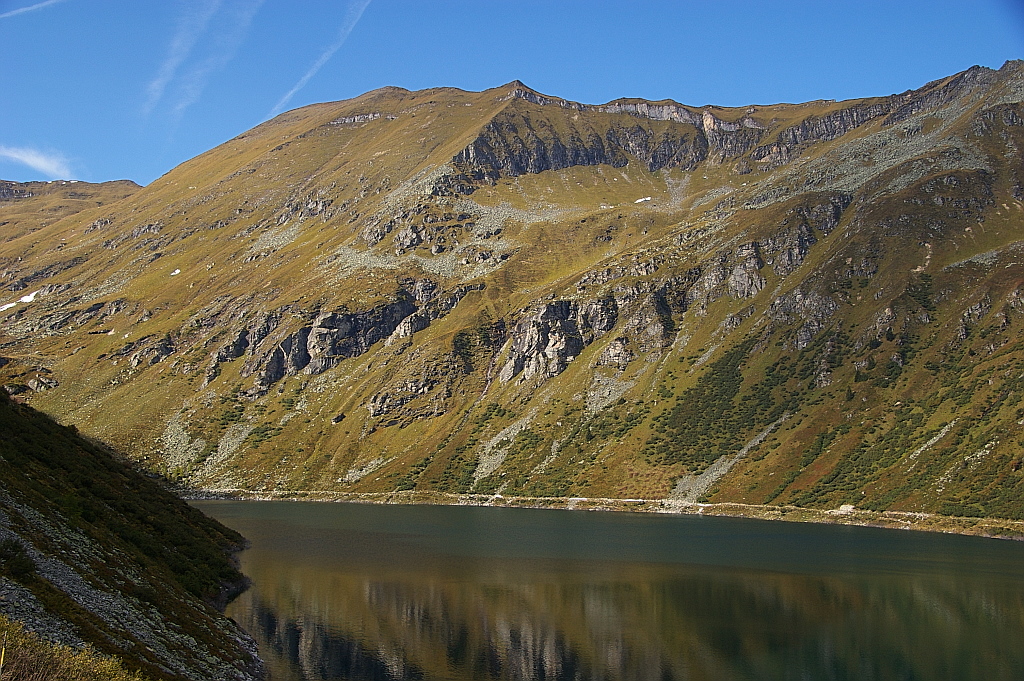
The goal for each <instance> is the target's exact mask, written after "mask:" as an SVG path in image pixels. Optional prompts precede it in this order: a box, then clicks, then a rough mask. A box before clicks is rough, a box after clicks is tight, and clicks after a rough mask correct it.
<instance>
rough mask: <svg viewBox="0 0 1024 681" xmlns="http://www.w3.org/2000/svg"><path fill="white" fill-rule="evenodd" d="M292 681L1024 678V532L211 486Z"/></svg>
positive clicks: (254, 617)
mask: <svg viewBox="0 0 1024 681" xmlns="http://www.w3.org/2000/svg"><path fill="white" fill-rule="evenodd" d="M194 504H195V505H196V506H197V507H198V508H200V509H202V510H203V511H204V512H206V513H207V514H209V515H211V516H213V517H214V518H216V519H218V520H220V521H221V522H223V523H224V524H226V525H228V526H230V527H232V528H234V529H236V530H238V531H239V532H241V533H242V534H243V535H245V536H246V537H247V538H248V539H249V540H250V541H251V543H252V545H251V548H249V549H247V550H246V551H244V552H242V553H241V554H240V556H239V559H240V561H241V567H242V571H243V572H244V573H245V574H246V575H248V576H249V577H250V578H251V579H252V587H251V588H250V589H249V590H248V591H246V592H245V593H243V594H242V595H241V596H239V597H238V598H237V599H236V600H235V601H233V602H232V603H231V604H230V605H229V606H228V609H227V614H228V615H229V616H230V617H232V618H233V619H235V620H236V621H237V622H238V623H239V624H241V625H242V627H243V628H245V629H246V630H247V631H248V632H249V633H250V634H251V635H252V636H253V637H254V638H255V639H256V641H257V643H258V644H259V649H260V655H261V656H262V657H263V659H264V660H266V662H267V665H268V668H269V670H270V673H271V679H273V681H292V680H299V679H302V680H309V681H319V680H321V679H324V680H326V679H355V680H374V681H376V680H378V679H379V680H384V679H474V680H475V679H522V680H533V679H537V680H541V679H543V680H555V679H557V680H561V679H609V680H612V679H630V680H632V679H645V680H646V679H650V680H651V681H656V680H657V681H661V680H667V679H679V680H693V681H703V680H715V681H721V680H731V679H737V680H739V679H743V680H746V679H765V680H769V679H770V680H776V679H786V680H789V679H792V680H793V681H797V680H800V681H803V680H814V681H817V680H819V679H825V680H833V679H835V680H845V679H849V680H854V679H856V680H859V681H860V680H876V679H877V680H888V679H894V680H895V679H899V680H915V681H916V680H932V679H949V680H951V681H952V680H956V681H969V680H972V679H978V680H981V679H984V680H986V681H996V680H999V679H1006V680H1008V681H1009V680H1019V679H1024V542H1013V541H1001V540H994V539H984V538H977V537H964V536H957V535H942V534H933V533H924V532H909V531H898V530H885V529H875V528H864V527H849V526H840V525H815V524H803V523H785V522H769V521H760V520H745V519H736V518H715V517H704V516H678V515H652V514H639V513H638V514H631V513H595V512H582V511H557V510H534V509H514V508H488V507H460V506H389V505H371V504H351V503H317V502H286V501H276V502H260V501H202V502H194Z"/></svg>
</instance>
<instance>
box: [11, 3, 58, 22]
mask: <svg viewBox="0 0 1024 681" xmlns="http://www.w3.org/2000/svg"><path fill="white" fill-rule="evenodd" d="M58 2H64V0H46V2H37V3H36V4H34V5H29V6H28V7H22V8H20V9H12V10H11V11H10V12H4V13H3V14H0V19H6V18H7V17H13V16H17V15H19V14H24V13H25V12H34V11H36V10H37V9H42V8H44V7H49V6H50V5H56V4H57V3H58Z"/></svg>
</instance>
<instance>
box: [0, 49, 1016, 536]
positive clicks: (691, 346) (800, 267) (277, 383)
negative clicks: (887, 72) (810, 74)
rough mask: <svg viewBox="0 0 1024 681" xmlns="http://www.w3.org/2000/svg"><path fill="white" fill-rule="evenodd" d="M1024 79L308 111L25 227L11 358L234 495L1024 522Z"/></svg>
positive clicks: (56, 406)
mask: <svg viewBox="0 0 1024 681" xmlns="http://www.w3.org/2000/svg"><path fill="white" fill-rule="evenodd" d="M1022 85H1024V74H1022V67H1021V64H1020V63H1018V62H1010V63H1008V64H1007V65H1006V66H1004V67H1003V69H1001V70H1000V71H991V70H988V69H983V68H974V69H971V70H969V71H966V72H964V73H962V74H958V75H956V76H952V77H950V78H947V79H944V80H941V81H936V82H935V83H930V84H928V85H926V86H924V87H922V88H921V89H919V90H915V91H911V92H908V93H904V94H901V95H893V96H890V97H879V98H874V99H868V100H855V101H847V102H826V101H819V102H811V103H807V104H796V105H778V106H756V107H743V108H737V109H722V108H716V107H704V108H696V107H686V106H682V105H679V104H675V103H673V102H657V103H652V102H642V101H639V100H619V101H616V102H611V103H609V104H605V105H599V106H589V105H581V104H577V103H574V102H568V101H564V100H560V99H557V98H552V97H548V96H545V95H540V94H538V93H536V92H534V91H532V90H530V89H529V88H527V87H526V86H524V85H522V84H521V83H517V82H516V83H510V84H509V85H506V86H503V87H501V88H495V89H493V90H488V91H485V92H481V93H468V92H463V91H459V90H452V89H437V90H426V91H420V92H408V91H405V90H400V89H397V88H388V89H383V90H377V91H374V92H371V93H367V94H366V95H363V96H362V97H359V98H356V99H353V100H348V101H345V102H337V103H332V104H321V105H316V106H312V107H307V108H304V109H299V110H296V111H293V112H289V113H287V114H284V115H282V116H280V117H278V118H276V119H274V120H272V121H269V122H267V123H265V124H263V125H261V126H259V127H257V128H255V129H253V130H252V131H250V132H248V133H246V134H244V135H241V136H239V137H238V138H235V139H234V140H231V141H229V142H228V143H226V144H224V145H222V146H221V147H218V148H216V149H214V150H212V151H210V152H208V153H207V154H204V155H202V156H200V157H197V158H196V159H193V160H192V161H189V162H188V163H185V164H183V165H182V166H180V167H178V168H176V169H175V170H173V171H172V172H170V173H168V174H167V175H166V176H164V177H163V178H161V179H160V180H158V181H157V182H154V183H153V184H152V185H150V186H148V187H146V188H144V189H142V190H139V191H138V192H136V193H135V194H133V195H131V196H128V197H126V198H124V199H122V200H121V201H119V202H117V203H114V204H110V205H108V206H104V207H103V209H104V210H103V211H102V212H103V214H102V215H95V216H94V215H92V214H90V215H89V216H88V218H84V217H77V218H76V216H70V217H67V218H64V219H63V220H61V221H59V222H56V223H53V224H49V225H46V226H43V227H41V228H40V229H38V230H37V231H36V232H34V233H33V234H31V235H29V236H23V237H21V238H14V239H11V240H9V241H8V242H6V243H4V244H3V245H2V246H0V258H2V265H3V268H4V270H5V271H6V275H5V276H6V277H7V281H11V282H13V281H15V280H18V279H25V278H26V277H29V278H31V277H33V276H35V275H34V273H39V272H42V273H43V274H47V273H49V272H51V271H53V272H55V273H54V274H53V275H50V276H38V277H37V278H35V279H33V281H38V285H37V287H36V288H30V289H29V290H28V291H17V292H15V291H11V292H10V294H9V300H4V301H0V305H2V304H5V303H11V302H16V301H17V300H19V299H20V298H21V297H22V296H25V295H26V294H30V293H32V292H34V291H38V293H37V295H36V296H35V297H34V298H32V301H31V302H28V303H18V304H17V305H16V306H15V307H12V308H9V309H8V310H6V311H5V312H4V313H2V314H3V315H4V316H3V317H2V318H0V323H2V324H3V329H4V332H5V333H6V334H7V336H6V338H4V341H3V342H4V343H5V345H4V346H3V349H2V350H0V353H2V354H3V355H4V356H5V357H7V358H10V360H11V361H10V362H9V363H8V364H7V365H6V366H5V367H4V368H3V369H2V370H3V371H5V372H6V376H7V378H6V379H5V382H6V383H8V384H9V385H10V386H11V389H12V390H14V391H18V390H24V392H22V395H23V396H24V397H25V398H27V399H30V400H31V401H32V402H33V403H35V404H37V405H38V406H40V407H41V408H44V409H46V410H48V411H50V412H53V413H55V414H57V415H59V416H60V418H62V419H65V420H67V421H71V422H74V423H76V424H78V426H79V427H80V428H81V429H82V430H83V431H86V432H89V433H90V434H92V435H95V436H98V437H101V438H104V439H106V440H108V441H110V442H112V443H114V444H115V445H116V446H118V447H121V448H123V449H124V450H126V451H128V452H130V453H131V454H132V455H133V456H135V457H137V458H138V459H140V460H142V461H144V462H145V463H146V465H148V466H151V467H152V468H154V469H155V470H158V471H160V472H163V473H166V474H167V475H170V476H172V477H175V478H180V479H182V481H183V482H186V483H187V484H190V485H196V486H200V487H205V488H210V489H235V488H237V489H243V490H250V491H268V492H270V491H281V490H286V491H294V492H301V491H303V490H338V491H350V492H388V491H393V490H408V489H412V490H421V491H430V490H433V491H445V492H459V493H467V492H476V493H487V494H492V493H499V492H500V493H501V494H504V495H506V496H513V495H531V496H591V497H621V498H646V499H651V498H664V499H669V500H671V501H672V502H686V501H691V502H692V501H697V500H701V499H710V500H713V501H727V500H731V501H745V502H750V503H766V502H771V503H797V504H803V505H809V506H817V507H825V508H836V507H838V506H840V505H842V504H853V505H855V506H858V507H868V508H894V509H909V510H924V511H939V512H946V513H956V514H989V515H998V516H1005V517H1020V516H1021V513H1022V511H1024V507H1022V506H1021V505H1020V504H1019V502H1018V501H1017V498H1018V497H1019V494H1018V493H1017V490H1016V485H1017V481H1018V478H1019V477H1020V475H1021V474H1020V473H1019V470H1018V469H1019V468H1020V459H1019V442H1018V440H1019V439H1020V438H1021V436H1022V434H1021V433H1020V430H1021V425H1020V424H1018V423H1017V422H1018V421H1021V420H1022V417H1024V411H1020V412H1018V410H1019V405H1018V400H1019V395H1020V388H1019V387H1017V386H1016V383H1017V381H1019V380H1020V377H1021V376H1022V375H1024V366H1020V361H1021V359H1022V357H1021V354H1020V348H1019V347H1018V345H1019V340H1018V334H1017V332H1016V327H1017V326H1019V325H1020V323H1022V322H1021V321H1020V319H1019V318H1018V317H1019V315H1020V314H1021V313H1022V312H1024V299H1022V296H1024V294H1022V293H1021V292H1020V290H1019V285H1020V282H1021V271H1020V265H1019V260H1020V257H1019V254H1018V251H1017V248H1018V241H1019V239H1020V237H1019V234H1020V227H1021V219H1022V216H1024V209H1022V204H1021V203H1020V200H1021V199H1022V198H1024V190H1022V189H1021V186H1022V185H1021V178H1020V168H1021V159H1020V152H1019V149H1020V148H1021V146H1020V145H1021V144H1022V143H1024V139H1022V129H1024V126H1022V122H1024V119H1022V111H1021V109H1022V105H1021V103H1020V102H1021V94H1022V92H1024V87H1022ZM83 215H84V214H83ZM62 240H63V241H62ZM18 258H20V260H19V259H18ZM57 263H64V264H67V266H66V267H65V266H64V265H60V266H59V267H58V266H56V264H57ZM69 263H70V264H69ZM48 268H49V269H48ZM58 270H59V272H58Z"/></svg>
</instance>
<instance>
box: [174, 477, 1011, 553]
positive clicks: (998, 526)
mask: <svg viewBox="0 0 1024 681" xmlns="http://www.w3.org/2000/svg"><path fill="white" fill-rule="evenodd" d="M173 491H174V492H175V493H176V494H177V495H178V496H179V497H181V498H182V499H185V500H187V501H207V500H210V501H212V500H225V501H227V500H237V501H319V502H335V503H339V502H341V503H362V504H405V505H419V504H422V505H433V506H494V507H500V508H542V509H552V510H568V511H621V512H629V513H659V514H668V515H709V516H727V517H735V518H753V519H758V520H776V521H783V522H802V523H820V524H829V525H856V526H863V527H881V528H887V529H897V530H914V531H919V532H941V533H944V534H961V535H966V536H977V537H986V538H990V539H1008V540H1014V541H1024V521H1020V520H1007V519H1003V518H968V517H962V516H945V515H938V514H934V513H918V512H911V511H868V510H864V509H857V508H852V507H842V508H840V509H828V510H824V509H813V508H802V507H798V506H766V505H756V504H740V503H715V504H701V503H695V502H685V501H679V500H675V499H611V498H593V497H512V496H503V495H501V494H454V493H450V492H416V491H411V490H410V491H404V492H338V491H332V490H276V491H268V490H264V491H255V490H244V489H219V490H218V489H211V490H201V489H189V488H177V489H174V490H173Z"/></svg>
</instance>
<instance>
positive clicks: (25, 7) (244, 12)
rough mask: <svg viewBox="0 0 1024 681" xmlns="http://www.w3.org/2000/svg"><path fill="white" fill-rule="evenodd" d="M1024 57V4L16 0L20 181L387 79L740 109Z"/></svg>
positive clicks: (8, 110)
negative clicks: (514, 84) (518, 86)
mask: <svg viewBox="0 0 1024 681" xmlns="http://www.w3.org/2000/svg"><path fill="white" fill-rule="evenodd" d="M1018 58H1024V1H1022V0H886V1H880V0H856V1H853V0H834V1H830V0H813V1H812V0H777V1H774V2H771V1H767V0H765V1H761V2H755V1H753V0H731V1H730V2H715V1H713V0H710V1H709V0H699V1H697V0H676V1H668V0H633V1H631V2H626V1H617V0H616V1H604V0H588V1H582V0H581V1H577V0H505V1H499V0H334V1H330V2H328V1H323V0H292V1H290V2H289V1H287V0H164V1H163V2H150V1H148V0H143V1H142V2H140V1H139V0H0V93H2V94H0V179H8V180H18V181H27V180H46V179H81V180H88V181H93V182H98V181H103V180H114V179H122V178H127V179H131V180H135V181H136V182H139V183H140V184H147V183H149V182H152V181H153V180H154V179H155V178H157V177H159V176H160V175H162V174H163V173H165V172H167V171H168V170H170V169H171V168H173V167H174V166H175V165H177V164H178V163H181V162H182V161H185V160H187V159H189V158H191V157H193V156H195V155H197V154H200V153H202V152H203V151H206V150H207V149H210V148H212V147H214V146H216V145H217V144H220V143H221V142H224V141H226V140H227V139H230V138H231V137H234V136H235V135H237V134H239V133H241V132H243V131H245V130H246V129H248V128H250V127H252V126H254V125H257V124H258V123H260V122H262V121H264V120H267V119H268V118H270V117H272V116H273V115H274V114H276V113H278V112H280V111H283V110H287V109H290V108H295V107H298V106H303V105H305V104H310V103H314V102H323V101H333V100H339V99H346V98H349V97H354V96H356V95H358V94H361V93H363V92H366V91H367V90H371V89H374V88H377V87H381V86H384V85H398V86H402V87H406V88H410V89H419V88H426V87H437V86H454V87H459V88H463V89H467V90H483V89H486V88H489V87H494V86H497V85H501V84H503V83H506V82H508V81H511V80H514V79H517V78H518V79H519V80H522V81H523V82H525V83H526V84H527V85H529V86H531V87H533V88H535V89H537V90H540V91H541V92H545V93H548V94H552V95H558V96H561V97H565V98H568V99H573V100H577V101H582V102H588V103H599V102H605V101H608V100H611V99H615V98H617V97H644V98H647V99H663V98H670V99H674V100H676V101H679V102H682V103H684V104H692V105H702V104H720V105H726V106H730V105H735V106H739V105H744V104H768V103H774V102H795V101H807V100H811V99H848V98H853V97H864V96H872V95H884V94H891V93H894V92H902V91H904V90H907V89H910V88H915V87H919V86H921V85H923V84H924V83H926V82H928V81H930V80H934V79H936V78H941V77H943V76H946V75H950V74H952V73H955V72H958V71H962V70H964V69H966V68H968V67H970V66H972V65H974V64H981V65H983V66H989V67H992V68H998V67H999V66H1001V65H1002V64H1003V62H1004V61H1006V60H1007V59H1018Z"/></svg>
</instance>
